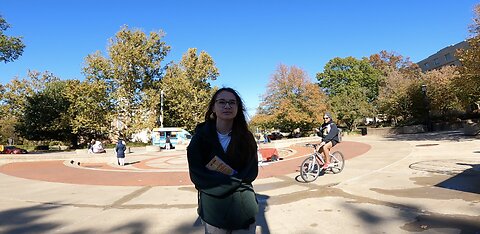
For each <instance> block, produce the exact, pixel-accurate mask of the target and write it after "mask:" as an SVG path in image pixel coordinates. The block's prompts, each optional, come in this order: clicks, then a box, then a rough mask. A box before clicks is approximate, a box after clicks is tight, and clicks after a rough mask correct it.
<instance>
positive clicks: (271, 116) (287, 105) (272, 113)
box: [251, 64, 327, 133]
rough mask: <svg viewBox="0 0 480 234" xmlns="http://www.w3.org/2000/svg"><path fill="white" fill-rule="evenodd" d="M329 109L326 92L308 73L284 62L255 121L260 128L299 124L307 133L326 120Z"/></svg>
mask: <svg viewBox="0 0 480 234" xmlns="http://www.w3.org/2000/svg"><path fill="white" fill-rule="evenodd" d="M326 110H327V99H326V96H325V95H324V94H323V92H322V91H321V90H320V88H319V87H318V85H316V84H314V83H312V82H311V81H310V79H309V78H308V75H307V73H306V72H305V71H304V70H302V69H300V68H298V67H296V66H291V67H289V66H286V65H283V64H281V65H279V66H278V67H277V69H276V71H275V73H274V74H273V75H272V76H271V78H270V82H269V84H268V87H267V90H266V92H265V94H264V95H263V97H262V101H261V103H260V106H259V108H258V110H257V114H256V115H255V116H254V117H253V118H252V120H251V124H252V125H253V126H256V127H259V128H260V129H271V128H274V129H280V130H281V131H285V132H292V131H293V130H294V129H297V128H299V129H300V130H301V131H302V132H303V133H306V132H311V131H312V130H313V129H314V128H317V127H318V126H319V125H320V124H321V123H322V122H323V119H322V117H323V114H324V113H325V111H326Z"/></svg>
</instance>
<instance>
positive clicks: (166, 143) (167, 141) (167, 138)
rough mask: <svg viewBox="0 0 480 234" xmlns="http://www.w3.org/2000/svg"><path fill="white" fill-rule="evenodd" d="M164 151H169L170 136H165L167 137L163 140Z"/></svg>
mask: <svg viewBox="0 0 480 234" xmlns="http://www.w3.org/2000/svg"><path fill="white" fill-rule="evenodd" d="M165 149H166V150H169V149H170V135H168V134H167V137H166V138H165Z"/></svg>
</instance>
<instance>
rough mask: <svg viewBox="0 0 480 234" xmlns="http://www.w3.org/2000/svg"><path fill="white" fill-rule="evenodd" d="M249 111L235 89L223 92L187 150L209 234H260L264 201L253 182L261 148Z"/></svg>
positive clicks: (199, 205)
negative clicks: (259, 217) (257, 233)
mask: <svg viewBox="0 0 480 234" xmlns="http://www.w3.org/2000/svg"><path fill="white" fill-rule="evenodd" d="M244 112H245V107H244V104H243V102H242V100H241V98H240V96H239V95H238V93H237V92H236V91H235V90H234V89H232V88H221V89H219V90H218V91H217V92H216V93H215V94H214V95H213V97H212V98H211V100H210V103H209V105H208V110H207V112H206V113H205V122H203V123H200V124H199V125H197V127H196V129H195V135H194V136H193V138H192V140H191V142H190V144H189V146H188V148H187V158H188V167H189V172H190V179H191V180H192V182H193V184H194V185H195V188H196V189H197V190H198V209H197V212H198V215H199V216H200V218H201V219H202V221H203V223H204V225H205V233H255V229H256V220H255V216H256V214H257V213H258V202H257V199H256V195H255V191H254V189H253V185H252V182H253V181H254V180H255V179H256V178H257V175H258V158H257V144H256V142H255V138H254V137H253V134H252V133H251V132H250V131H249V130H248V125H247V122H246V120H245V114H244Z"/></svg>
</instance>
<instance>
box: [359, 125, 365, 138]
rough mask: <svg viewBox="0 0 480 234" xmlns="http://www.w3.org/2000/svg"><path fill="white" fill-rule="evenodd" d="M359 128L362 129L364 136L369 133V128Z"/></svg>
mask: <svg viewBox="0 0 480 234" xmlns="http://www.w3.org/2000/svg"><path fill="white" fill-rule="evenodd" d="M359 129H360V130H361V131H362V136H365V135H367V128H366V127H363V128H359Z"/></svg>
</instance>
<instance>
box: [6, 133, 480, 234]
mask: <svg viewBox="0 0 480 234" xmlns="http://www.w3.org/2000/svg"><path fill="white" fill-rule="evenodd" d="M309 140H311V139H305V141H309ZM345 140H346V141H345V142H344V143H341V144H339V145H338V148H339V150H341V151H342V152H344V154H345V155H346V156H347V162H346V166H345V170H344V171H343V172H342V173H340V174H337V175H333V174H326V175H324V176H322V177H320V178H319V179H318V180H316V181H315V182H313V183H303V182H301V179H300V180H299V179H298V171H297V170H298V165H299V164H300V162H301V160H303V158H304V156H305V155H306V154H307V153H308V152H309V149H308V148H305V147H302V146H301V144H300V142H288V141H284V142H277V143H275V144H272V145H271V146H270V147H272V146H273V147H275V148H278V149H279V150H280V152H281V154H282V155H284V157H283V160H281V161H279V162H275V163H271V164H268V165H264V166H262V167H261V168H260V175H259V178H258V179H257V180H256V181H255V183H254V186H255V189H256V191H257V193H258V199H259V202H260V208H261V212H260V213H259V216H258V226H257V232H258V233H335V232H337V233H338V232H342V233H345V232H349V233H350V232H351V233H410V232H422V233H460V231H463V232H464V233H469V232H472V233H475V232H476V231H480V219H479V216H480V195H479V194H480V184H479V183H480V182H479V181H480V180H479V174H480V173H478V171H479V170H478V166H479V165H480V161H479V157H480V144H479V141H478V139H472V138H467V137H464V136H462V135H461V134H459V133H458V132H443V133H438V134H419V135H411V136H392V137H387V138H384V137H376V136H364V137H345ZM452 148H454V149H456V153H455V154H454V153H452V152H451V151H452V150H451V149H452ZM133 151H134V152H133V153H132V154H129V155H127V162H128V163H129V164H128V165H127V166H126V167H119V166H116V165H115V164H114V158H113V154H112V153H111V152H109V153H107V154H106V155H102V156H97V155H96V156H94V157H92V156H89V155H82V154H81V153H80V154H76V153H63V154H61V153H60V154H52V155H50V156H46V155H33V154H32V155H28V156H24V157H20V158H4V159H0V183H1V185H2V190H0V232H1V233H202V227H201V225H200V223H199V220H198V217H197V216H196V213H195V209H196V191H195V189H194V188H193V186H192V185H191V182H190V181H189V179H188V170H187V167H186V160H185V152H184V151H169V152H160V153H153V152H145V151H142V150H141V149H134V150H133ZM2 156H3V155H2ZM78 163H80V165H78ZM339 223H341V224H339Z"/></svg>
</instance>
